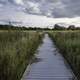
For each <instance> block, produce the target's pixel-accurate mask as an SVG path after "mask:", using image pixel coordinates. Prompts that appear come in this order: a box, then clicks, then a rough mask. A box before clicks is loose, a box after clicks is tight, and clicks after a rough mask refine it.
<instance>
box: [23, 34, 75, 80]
mask: <svg viewBox="0 0 80 80" xmlns="http://www.w3.org/2000/svg"><path fill="white" fill-rule="evenodd" d="M36 58H37V61H35V62H34V63H32V65H31V69H30V72H29V74H27V70H26V71H25V73H24V75H23V77H22V80H76V79H75V76H74V74H73V72H72V70H71V69H70V67H69V65H68V64H67V63H66V61H65V60H64V58H63V57H62V55H61V54H60V53H59V52H58V50H57V48H56V46H55V44H54V43H53V42H52V40H51V39H50V38H49V36H48V34H45V37H44V39H43V43H42V45H41V46H40V47H39V48H38V54H37V55H36Z"/></svg>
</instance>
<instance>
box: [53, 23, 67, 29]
mask: <svg viewBox="0 0 80 80" xmlns="http://www.w3.org/2000/svg"><path fill="white" fill-rule="evenodd" d="M65 29H66V28H65V27H64V26H60V25H58V24H55V25H54V30H65Z"/></svg>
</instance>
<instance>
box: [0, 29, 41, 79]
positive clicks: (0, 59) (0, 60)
mask: <svg viewBox="0 0 80 80" xmlns="http://www.w3.org/2000/svg"><path fill="white" fill-rule="evenodd" d="M41 39H42V34H40V33H38V32H31V31H30V32H28V31H27V32H26V31H25V32H24V31H17V30H16V31H6V32H5V31H1V32H0V80H20V78H21V76H22V74H23V72H24V70H25V68H26V66H27V65H28V64H29V61H30V59H31V57H32V56H33V55H34V54H35V50H36V49H37V47H38V45H39V44H40V43H41Z"/></svg>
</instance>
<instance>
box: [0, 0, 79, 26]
mask: <svg viewBox="0 0 80 80" xmlns="http://www.w3.org/2000/svg"><path fill="white" fill-rule="evenodd" d="M8 21H13V22H14V23H17V24H21V25H26V26H49V25H53V24H55V23H59V24H62V25H69V24H76V25H77V26H79V25H80V22H79V21H80V0H0V23H7V22H8Z"/></svg>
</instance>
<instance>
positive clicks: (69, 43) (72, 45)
mask: <svg viewBox="0 0 80 80" xmlns="http://www.w3.org/2000/svg"><path fill="white" fill-rule="evenodd" d="M49 35H50V37H51V38H52V40H53V41H55V44H56V45H57V47H58V48H59V49H60V51H61V53H62V54H63V56H64V57H65V58H66V59H67V60H68V62H69V63H70V65H71V66H72V68H73V70H74V72H75V73H76V75H77V76H78V78H79V79H80V31H58V32H57V31H55V32H49Z"/></svg>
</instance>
